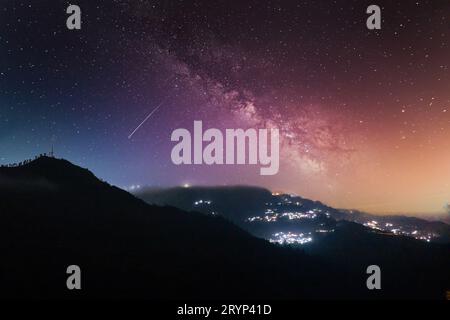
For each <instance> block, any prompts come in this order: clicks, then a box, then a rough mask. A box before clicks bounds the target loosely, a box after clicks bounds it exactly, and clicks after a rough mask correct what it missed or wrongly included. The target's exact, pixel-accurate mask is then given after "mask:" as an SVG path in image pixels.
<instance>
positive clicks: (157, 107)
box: [128, 99, 166, 139]
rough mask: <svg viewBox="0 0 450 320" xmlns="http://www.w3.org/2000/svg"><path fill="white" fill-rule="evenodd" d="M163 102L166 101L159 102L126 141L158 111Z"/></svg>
mask: <svg viewBox="0 0 450 320" xmlns="http://www.w3.org/2000/svg"><path fill="white" fill-rule="evenodd" d="M165 101H166V99H164V100H163V101H161V103H160V104H158V105H157V106H156V108H155V109H153V110H152V112H150V113H149V114H148V116H147V117H145V119H144V121H142V122H141V124H140V125H138V126H137V127H136V129H134V130H133V132H132V133H131V134H130V135H129V136H128V139H131V137H132V136H133V134H135V133H136V131H138V130H139V128H140V127H142V125H143V124H144V123H145V121H147V120H148V119H149V118H150V117H151V116H152V115H153V114H154V113H155V112H156V111H158V109H159V108H160V107H161V106H162V105H163V104H164V102H165Z"/></svg>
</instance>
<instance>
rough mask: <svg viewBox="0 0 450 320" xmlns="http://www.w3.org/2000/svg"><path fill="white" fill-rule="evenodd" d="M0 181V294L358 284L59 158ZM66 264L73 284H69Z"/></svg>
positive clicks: (290, 294)
mask: <svg viewBox="0 0 450 320" xmlns="http://www.w3.org/2000/svg"><path fill="white" fill-rule="evenodd" d="M0 181H1V182H0V219H1V223H0V251H1V253H2V257H1V263H0V277H1V279H0V283H1V286H2V290H0V295H1V296H2V297H35V298H37V297H39V298H46V297H140V298H227V297H228V298H313V297H337V296H342V297H350V296H359V291H360V289H361V288H362V285H361V284H355V283H353V282H352V281H351V280H352V279H351V278H349V275H348V274H346V273H345V272H342V271H340V270H338V269H335V268H333V267H330V266H329V265H325V264H324V263H323V262H321V261H319V260H318V259H315V258H313V257H309V256H306V255H304V254H302V253H301V252H297V251H293V250H288V249H283V248H279V247H275V246H273V245H271V244H269V243H267V242H266V241H264V240H261V239H257V238H254V237H252V236H250V235H249V234H247V233H246V232H244V231H242V230H240V229H239V228H237V227H235V226H234V225H232V224H231V223H228V222H227V221H225V220H223V219H221V218H214V217H207V216H204V215H201V214H195V213H185V212H182V211H180V210H177V209H174V208H170V207H164V208H163V207H156V206H149V205H147V204H146V203H144V202H143V201H141V200H138V199H136V198H135V197H133V196H132V195H130V194H128V193H126V192H124V191H122V190H120V189H117V188H115V187H112V186H110V185H108V184H106V183H103V182H101V181H99V180H98V179H96V178H95V177H94V175H93V174H92V173H90V172H89V171H88V170H85V169H81V168H79V167H76V166H74V165H72V164H70V163H69V162H67V161H64V160H55V159H51V158H45V157H44V158H40V159H38V160H36V161H34V162H32V163H29V164H27V165H25V166H22V167H18V168H1V169H0ZM72 264H75V265H79V266H80V267H81V269H82V287H83V288H82V290H81V291H80V292H73V291H68V290H67V289H66V277H67V275H66V268H67V266H69V265H72ZM331 281H333V283H334V286H331V287H330V286H329V284H330V282H331ZM361 290H362V289H361Z"/></svg>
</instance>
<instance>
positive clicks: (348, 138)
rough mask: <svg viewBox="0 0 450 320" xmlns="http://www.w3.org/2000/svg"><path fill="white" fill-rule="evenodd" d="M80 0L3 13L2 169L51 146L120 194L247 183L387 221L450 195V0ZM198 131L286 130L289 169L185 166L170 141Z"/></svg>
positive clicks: (6, 3) (8, 1) (426, 209)
mask: <svg viewBox="0 0 450 320" xmlns="http://www.w3.org/2000/svg"><path fill="white" fill-rule="evenodd" d="M71 3H72V4H77V5H79V6H80V7H81V10H82V29H81V30H79V31H70V30H68V29H67V28H66V19H67V17H68V15H67V14H66V8H67V6H68V5H69V4H71ZM71 3H69V2H67V1H57V0H53V1H47V0H40V1H19V0H17V1H12V0H2V1H1V3H0V163H2V164H6V163H11V162H18V161H21V160H23V159H27V158H31V157H34V155H36V154H39V153H43V152H48V151H49V150H50V148H51V145H52V144H54V147H55V152H56V156H57V157H60V158H66V159H68V160H70V161H72V162H74V163H76V164H78V165H81V166H83V167H87V168H89V169H90V170H91V171H93V172H94V173H95V174H96V175H97V176H98V177H100V178H102V179H104V180H106V181H108V182H110V183H112V184H115V185H118V186H120V187H127V186H130V185H137V184H139V185H151V186H172V185H183V184H186V183H188V184H190V185H234V184H249V185H258V186H264V187H268V188H270V189H271V190H274V191H284V192H293V193H296V194H299V195H301V196H304V197H308V198H312V199H316V200H321V201H323V202H326V203H327V204H330V205H333V206H336V207H343V208H358V209H363V210H366V211H370V212H381V213H383V212H386V213H387V212H402V213H436V212H442V211H443V207H444V205H445V204H446V203H447V202H448V201H449V200H450V72H449V71H450V70H449V63H450V2H449V1H440V0H435V1H398V2H397V3H393V1H378V0H377V1H361V0H358V1H344V0H342V1H261V0H258V1H229V0H226V1H212V0H208V1H174V0H171V1H138V0H135V1H111V0H108V1H92V0H90V1H81V0H74V1H73V2H71ZM370 4H377V5H379V6H380V7H381V9H382V20H383V21H382V29H381V30H368V29H367V28H366V19H367V17H368V15H367V14H366V8H367V6H368V5H370ZM161 102H163V104H162V105H161V107H160V109H158V110H157V111H156V112H155V113H154V115H152V117H150V118H149V120H148V121H147V122H146V123H145V124H144V125H143V126H142V127H141V128H140V129H139V130H138V131H137V132H136V133H135V134H134V135H133V137H132V138H131V139H128V136H129V135H130V133H131V132H132V131H133V130H134V129H135V128H136V126H137V125H139V123H141V121H142V120H143V119H144V118H145V117H146V116H147V115H148V114H149V112H150V111H152V110H153V109H154V108H155V107H156V106H157V105H158V104H160V103H161ZM194 120H202V121H203V126H204V127H205V128H210V127H215V128H220V129H225V128H266V127H277V128H279V129H280V134H281V149H280V157H281V159H280V160H281V164H280V171H279V173H278V174H277V175H275V176H261V175H260V174H259V168H260V166H248V165H241V166H237V165H235V166H206V165H201V166H199V165H197V166H194V165H191V166H187V165H184V166H175V165H174V164H172V162H171V159H170V153H171V149H172V147H173V146H174V143H173V142H171V141H170V135H171V133H172V131H173V130H175V129H177V128H187V129H189V130H192V127H193V121H194Z"/></svg>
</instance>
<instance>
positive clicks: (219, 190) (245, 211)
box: [135, 186, 450, 244]
mask: <svg viewBox="0 0 450 320" xmlns="http://www.w3.org/2000/svg"><path fill="white" fill-rule="evenodd" d="M135 195H136V196H137V197H139V198H141V199H143V200H144V201H146V202H147V203H150V204H156V205H171V206H175V207H177V208H180V209H183V210H187V211H192V210H195V211H201V212H205V213H208V212H215V213H218V214H221V215H222V216H224V217H226V218H227V219H229V220H231V221H233V222H234V223H236V224H238V225H239V226H241V227H243V228H245V229H247V230H249V231H250V232H252V233H254V234H256V235H258V236H263V235H264V234H267V233H268V232H269V231H270V229H273V226H274V225H275V224H273V223H272V226H269V225H264V224H262V223H258V224H256V223H254V224H253V225H249V224H247V223H245V221H246V220H247V219H248V218H250V217H252V216H262V215H264V213H265V211H266V210H267V208H268V207H269V206H268V205H267V204H268V203H271V204H272V206H271V207H272V208H273V207H274V206H276V204H277V203H282V205H283V207H284V209H285V211H288V210H290V211H295V210H297V209H298V208H299V207H298V206H296V205H295V203H300V204H301V207H300V210H301V211H302V212H308V211H310V210H314V211H316V212H321V213H326V214H327V215H328V216H329V217H330V218H332V219H334V220H335V221H334V222H333V223H335V222H336V221H340V220H347V221H350V222H356V223H359V224H362V225H366V226H367V225H371V224H370V223H368V222H372V221H376V222H377V224H378V226H376V227H379V228H381V229H383V231H389V230H392V229H394V230H396V229H398V227H399V226H401V228H403V230H399V232H400V233H401V234H402V235H409V236H411V237H414V236H415V234H412V233H413V232H414V231H415V230H419V231H421V233H422V234H423V235H428V234H430V235H434V236H432V237H430V240H431V241H433V242H441V243H449V244H450V225H449V224H446V223H444V222H441V221H428V220H425V219H419V218H416V217H407V216H400V215H397V216H393V215H387V216H381V215H374V214H369V213H365V212H361V211H357V210H345V209H336V208H333V207H330V206H327V205H326V204H323V203H322V202H320V201H314V200H310V199H306V198H303V197H300V196H297V195H287V194H272V193H271V192H270V191H269V190H267V189H264V188H259V187H252V186H232V187H189V188H183V187H174V188H144V189H140V190H138V191H137V192H136V193H135ZM286 199H287V200H286ZM201 200H204V201H210V202H211V203H210V204H209V205H201V204H199V203H198V202H199V201H201ZM319 217H320V215H319ZM322 220H323V219H318V220H316V222H320V223H322V222H324V221H322ZM300 222H301V224H302V226H301V227H302V228H304V225H305V222H306V221H305V220H303V221H298V220H297V221H296V220H290V221H284V223H277V227H278V229H280V228H281V229H283V230H284V229H286V228H287V229H289V228H291V229H292V228H293V227H295V224H299V223H300ZM309 222H310V224H311V221H309ZM256 229H258V230H256ZM263 229H264V230H263ZM417 238H419V237H417Z"/></svg>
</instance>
